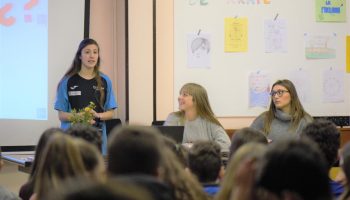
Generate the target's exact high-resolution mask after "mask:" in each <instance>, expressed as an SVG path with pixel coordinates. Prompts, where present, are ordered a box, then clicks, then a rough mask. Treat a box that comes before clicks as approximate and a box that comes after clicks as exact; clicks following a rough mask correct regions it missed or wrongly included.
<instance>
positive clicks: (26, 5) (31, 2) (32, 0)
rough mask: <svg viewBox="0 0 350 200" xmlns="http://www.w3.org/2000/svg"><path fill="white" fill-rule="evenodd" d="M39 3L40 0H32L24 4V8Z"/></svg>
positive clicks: (27, 8)
mask: <svg viewBox="0 0 350 200" xmlns="http://www.w3.org/2000/svg"><path fill="white" fill-rule="evenodd" d="M38 3H39V0H30V1H28V2H27V3H26V4H25V5H24V10H30V9H32V8H33V7H34V6H36V5H37V4H38Z"/></svg>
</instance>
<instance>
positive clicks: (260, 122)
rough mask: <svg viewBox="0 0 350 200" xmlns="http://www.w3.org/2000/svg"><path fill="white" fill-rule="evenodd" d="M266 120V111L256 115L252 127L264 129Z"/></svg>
mask: <svg viewBox="0 0 350 200" xmlns="http://www.w3.org/2000/svg"><path fill="white" fill-rule="evenodd" d="M264 120H265V113H262V114H260V115H259V116H258V117H256V118H255V119H254V121H253V123H252V124H251V125H250V127H251V128H254V129H256V130H259V131H263V129H264Z"/></svg>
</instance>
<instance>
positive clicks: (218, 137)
mask: <svg viewBox="0 0 350 200" xmlns="http://www.w3.org/2000/svg"><path fill="white" fill-rule="evenodd" d="M212 134H213V135H212V136H213V138H214V141H215V142H217V143H218V144H219V145H220V147H221V151H223V152H228V151H229V148H230V146H231V140H230V138H229V137H228V135H227V133H226V131H225V130H224V129H223V128H222V127H221V126H218V125H216V124H215V125H213V130H212Z"/></svg>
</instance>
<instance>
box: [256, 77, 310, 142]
mask: <svg viewBox="0 0 350 200" xmlns="http://www.w3.org/2000/svg"><path fill="white" fill-rule="evenodd" d="M270 95H271V103H270V108H269V110H268V111H265V112H263V113H262V114H260V115H259V116H258V117H257V118H256V119H255V120H254V121H253V123H252V124H251V126H250V127H252V128H255V129H257V130H261V131H263V132H264V133H265V135H266V136H267V138H268V139H269V141H275V140H280V139H285V138H298V137H299V136H300V133H301V131H302V130H303V128H304V127H305V126H306V125H307V124H308V123H310V122H312V121H313V118H312V117H311V116H310V115H309V114H308V113H307V112H306V111H305V110H304V108H303V106H302V105H301V103H300V100H299V98H298V94H297V91H296V89H295V87H294V85H293V83H292V82H291V81H290V80H287V79H284V80H278V81H276V82H275V83H274V84H273V85H272V90H271V93H270Z"/></svg>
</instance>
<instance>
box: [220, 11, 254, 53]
mask: <svg viewBox="0 0 350 200" xmlns="http://www.w3.org/2000/svg"><path fill="white" fill-rule="evenodd" d="M246 51H248V19H247V18H225V52H246Z"/></svg>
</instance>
